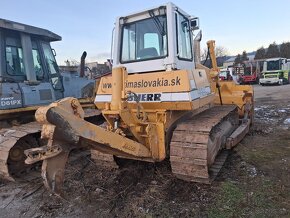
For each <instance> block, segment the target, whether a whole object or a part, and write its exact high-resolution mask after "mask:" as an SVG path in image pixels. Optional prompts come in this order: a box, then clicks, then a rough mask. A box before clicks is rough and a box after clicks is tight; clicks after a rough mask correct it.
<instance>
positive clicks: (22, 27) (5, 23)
mask: <svg viewBox="0 0 290 218" xmlns="http://www.w3.org/2000/svg"><path fill="white" fill-rule="evenodd" d="M0 29H8V30H14V31H18V32H23V33H27V34H31V35H37V36H39V37H41V38H43V39H44V40H46V41H50V42H52V41H60V40H61V36H59V35H57V34H55V33H53V32H51V31H49V30H46V29H42V28H39V27H34V26H30V25H26V24H22V23H18V22H14V21H10V20H5V19H2V18H0Z"/></svg>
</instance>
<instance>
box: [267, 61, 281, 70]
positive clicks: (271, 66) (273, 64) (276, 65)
mask: <svg viewBox="0 0 290 218" xmlns="http://www.w3.org/2000/svg"><path fill="white" fill-rule="evenodd" d="M280 66H281V65H280V61H279V60H277V61H268V62H267V70H280Z"/></svg>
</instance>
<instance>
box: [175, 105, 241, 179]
mask: <svg viewBox="0 0 290 218" xmlns="http://www.w3.org/2000/svg"><path fill="white" fill-rule="evenodd" d="M227 122H230V123H231V125H230V126H229V125H226V126H228V127H226V128H228V131H225V128H224V126H225V125H224V124H225V123H227ZM237 122H238V112H237V108H236V106H216V107H213V108H211V109H209V110H206V111H204V112H202V113H201V114H198V115H196V116H194V117H192V118H191V119H190V120H187V121H184V122H182V123H179V124H178V125H177V127H176V129H175V130H174V131H173V136H172V140H171V144H170V162H171V168H172V172H173V174H174V175H175V176H176V177H178V178H180V179H183V180H187V181H194V182H200V183H210V182H211V181H212V180H213V179H214V177H215V176H216V175H217V173H218V172H219V170H220V168H221V167H222V165H223V162H224V161H225V159H226V155H224V154H221V155H219V153H220V152H219V151H220V150H221V149H223V148H224V147H223V146H224V144H225V140H224V141H223V138H224V137H225V136H229V135H230V134H231V133H232V132H233V131H234V129H233V128H236V127H237V126H236V124H237ZM229 131H230V132H229Z"/></svg>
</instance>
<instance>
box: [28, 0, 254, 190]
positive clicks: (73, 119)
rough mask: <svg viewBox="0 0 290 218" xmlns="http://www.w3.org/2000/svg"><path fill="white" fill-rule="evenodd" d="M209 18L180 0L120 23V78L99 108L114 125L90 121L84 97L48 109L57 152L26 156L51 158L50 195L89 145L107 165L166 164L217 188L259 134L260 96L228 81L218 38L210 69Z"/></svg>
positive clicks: (47, 131) (40, 117) (46, 175)
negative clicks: (204, 28)
mask: <svg viewBox="0 0 290 218" xmlns="http://www.w3.org/2000/svg"><path fill="white" fill-rule="evenodd" d="M198 31H199V19H198V18H197V17H195V16H190V15H189V14H187V13H186V12H184V11H183V10H182V9H180V8H179V7H177V6H176V5H174V4H172V3H168V4H165V5H161V6H159V7H154V8H151V9H149V10H144V11H140V12H137V13H133V14H129V15H126V16H122V17H118V18H117V20H116V24H115V29H114V43H113V45H114V48H113V60H114V63H113V70H112V75H111V76H107V77H103V78H101V81H100V84H99V87H98V91H97V95H96V97H95V105H96V106H97V108H98V109H99V110H101V111H102V115H103V117H104V118H105V120H106V122H105V123H104V125H101V126H98V125H95V124H92V123H89V122H87V121H85V120H84V112H83V110H82V107H81V105H80V103H79V102H78V100H77V99H75V98H65V99H63V100H60V101H57V102H55V103H52V104H51V105H49V106H46V107H41V108H39V109H38V110H37V112H36V119H37V121H38V122H40V123H41V124H43V127H42V132H41V134H42V139H46V140H47V145H46V146H43V147H39V148H33V149H28V150H26V151H25V154H26V156H27V159H26V163H34V162H37V161H40V160H43V165H42V177H43V179H44V183H45V185H46V187H47V188H48V189H50V190H51V191H53V192H55V193H61V191H62V185H63V181H64V168H65V164H66V162H67V159H68V156H69V153H70V151H71V150H72V149H76V148H88V149H91V150H92V151H94V152H93V154H94V159H96V160H97V161H99V162H103V163H107V164H108V165H109V164H110V163H114V161H115V159H116V158H125V159H134V160H140V161H148V162H160V161H163V160H165V159H166V158H169V160H170V164H171V168H172V173H173V174H174V175H175V176H176V177H178V178H180V179H182V180H187V181H193V182H201V183H211V181H212V180H213V179H214V178H215V176H216V175H217V174H218V172H219V170H220V168H221V167H222V165H223V163H224V161H225V159H226V154H227V152H224V151H226V150H227V149H231V148H232V147H233V146H235V145H236V144H237V143H238V142H240V141H241V140H242V138H243V137H244V136H245V135H246V134H247V132H248V131H249V127H250V124H251V122H252V117H253V89H252V87H251V86H246V85H243V86H241V85H238V86H237V85H235V84H234V83H233V82H232V81H225V82H222V81H219V80H218V68H217V66H216V59H215V54H214V41H209V42H208V47H209V54H210V56H211V61H212V66H213V67H212V69H209V68H207V67H205V66H203V65H202V64H201V63H200V54H199V52H200V49H199V47H200V45H199V43H200V41H201V31H199V32H198Z"/></svg>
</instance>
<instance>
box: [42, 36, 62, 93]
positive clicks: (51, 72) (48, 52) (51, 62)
mask: <svg viewBox="0 0 290 218" xmlns="http://www.w3.org/2000/svg"><path fill="white" fill-rule="evenodd" d="M41 44H42V49H43V56H44V60H45V61H44V62H45V65H46V68H47V72H48V77H49V80H50V82H51V85H52V87H53V89H54V93H55V97H56V99H61V98H63V97H64V95H63V93H64V88H63V83H62V78H61V75H60V72H59V68H58V65H57V63H56V60H55V57H54V54H53V53H52V49H51V47H50V45H49V43H47V42H42V43H41Z"/></svg>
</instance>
